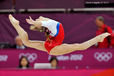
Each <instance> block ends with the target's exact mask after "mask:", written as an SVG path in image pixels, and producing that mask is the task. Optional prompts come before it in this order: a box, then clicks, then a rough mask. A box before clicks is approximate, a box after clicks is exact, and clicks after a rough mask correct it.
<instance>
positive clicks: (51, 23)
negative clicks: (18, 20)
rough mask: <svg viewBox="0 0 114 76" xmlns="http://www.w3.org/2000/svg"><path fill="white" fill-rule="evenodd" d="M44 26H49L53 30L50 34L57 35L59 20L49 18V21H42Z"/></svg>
mask: <svg viewBox="0 0 114 76" xmlns="http://www.w3.org/2000/svg"><path fill="white" fill-rule="evenodd" d="M41 22H42V26H44V27H46V28H48V30H49V31H51V33H50V35H51V36H55V35H56V33H57V28H56V27H57V23H58V22H57V21H54V20H49V21H41Z"/></svg>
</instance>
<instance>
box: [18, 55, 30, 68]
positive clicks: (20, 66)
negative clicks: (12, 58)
mask: <svg viewBox="0 0 114 76" xmlns="http://www.w3.org/2000/svg"><path fill="white" fill-rule="evenodd" d="M23 58H25V59H26V61H27V65H26V67H27V68H28V67H29V61H28V58H27V57H26V56H22V57H21V58H20V59H19V68H22V65H21V61H22V59H23Z"/></svg>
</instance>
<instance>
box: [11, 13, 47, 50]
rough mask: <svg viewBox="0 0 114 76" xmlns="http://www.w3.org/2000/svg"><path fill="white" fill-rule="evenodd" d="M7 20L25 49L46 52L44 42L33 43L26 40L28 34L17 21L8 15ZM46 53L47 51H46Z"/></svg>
mask: <svg viewBox="0 0 114 76" xmlns="http://www.w3.org/2000/svg"><path fill="white" fill-rule="evenodd" d="M9 20H10V22H11V24H12V25H13V27H14V28H15V30H16V31H17V33H18V34H19V36H20V38H21V40H22V42H23V44H24V45H26V46H27V47H31V48H35V49H37V48H38V50H42V51H46V49H45V47H44V41H33V40H29V39H28V34H27V32H25V31H24V29H23V28H22V27H21V26H20V25H19V21H18V20H16V19H15V18H14V17H13V16H12V15H9ZM46 52H47V51H46Z"/></svg>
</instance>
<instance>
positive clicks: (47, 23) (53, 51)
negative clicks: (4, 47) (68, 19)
mask: <svg viewBox="0 0 114 76" xmlns="http://www.w3.org/2000/svg"><path fill="white" fill-rule="evenodd" d="M9 20H10V22H11V24H12V25H13V27H14V28H15V29H16V31H17V32H18V34H19V36H20V38H21V39H22V42H23V44H24V45H26V46H27V47H31V48H35V49H38V50H42V51H45V52H48V53H49V54H50V55H63V54H67V53H71V52H74V51H78V50H85V49H87V48H89V47H91V46H92V45H94V44H96V43H98V42H102V41H103V40H104V38H106V37H107V36H109V35H110V34H109V33H103V34H101V35H99V36H96V37H95V38H93V39H91V40H88V41H86V42H83V43H80V44H77V43H75V44H66V43H64V44H62V42H63V39H64V29H63V26H62V24H61V23H60V22H58V21H55V20H52V19H49V18H45V17H42V16H40V17H39V18H38V19H36V20H33V19H32V18H31V17H29V19H26V22H27V23H28V24H30V25H31V26H30V29H31V30H34V31H40V32H45V35H46V37H47V39H46V41H33V40H29V39H28V34H27V32H25V31H24V29H23V28H22V27H21V26H20V25H19V21H18V20H16V19H15V18H14V17H13V16H12V15H11V14H10V15H9Z"/></svg>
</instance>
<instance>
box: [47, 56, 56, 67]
mask: <svg viewBox="0 0 114 76" xmlns="http://www.w3.org/2000/svg"><path fill="white" fill-rule="evenodd" d="M49 62H50V63H51V67H52V69H58V60H57V58H56V57H52V58H51V59H50V61H49Z"/></svg>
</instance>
